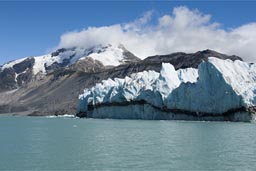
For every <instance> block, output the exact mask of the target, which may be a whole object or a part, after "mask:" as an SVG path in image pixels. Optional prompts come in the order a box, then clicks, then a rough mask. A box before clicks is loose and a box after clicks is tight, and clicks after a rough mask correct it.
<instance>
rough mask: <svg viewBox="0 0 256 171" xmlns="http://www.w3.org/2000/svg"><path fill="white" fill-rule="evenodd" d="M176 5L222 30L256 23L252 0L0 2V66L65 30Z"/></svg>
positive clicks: (41, 50)
mask: <svg viewBox="0 0 256 171" xmlns="http://www.w3.org/2000/svg"><path fill="white" fill-rule="evenodd" d="M177 6H186V7H188V8H189V9H198V10H199V11H200V12H202V13H204V14H210V15H211V16H212V18H211V21H212V22H218V23H221V26H220V27H221V28H222V29H224V30H229V29H232V28H236V27H239V26H241V25H245V24H247V23H251V22H256V13H255V9H256V2H253V1H248V2H242V1H241V2H237V1H235V2H229V1H224V2H209V1H208V2H202V1H196V2H187V1H175V2H173V1H168V2H154V1H153V2H150V1H149V2H147V1H140V2H116V1H113V2H100V1H96V2H81V1H79V2H58V1H56V2H0V64H2V63H4V62H7V61H9V60H13V59H17V58H21V57H25V56H36V55H43V54H45V53H46V52H47V51H48V50H49V49H52V48H53V47H56V46H58V44H59V42H60V36H61V35H63V34H64V33H66V32H68V31H74V30H77V31H79V30H81V29H83V28H87V27H89V26H95V27H100V26H109V25H113V24H119V23H128V22H132V21H134V20H135V19H137V18H139V17H141V16H142V15H143V14H144V13H145V12H146V11H149V10H153V11H154V15H155V16H156V18H157V17H161V16H163V15H165V14H171V13H172V10H173V8H174V7H177ZM151 22H154V20H152V21H151Z"/></svg>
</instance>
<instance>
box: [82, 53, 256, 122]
mask: <svg viewBox="0 0 256 171" xmlns="http://www.w3.org/2000/svg"><path fill="white" fill-rule="evenodd" d="M79 101H80V104H79V108H78V113H80V114H81V113H83V114H85V115H87V116H89V117H100V118H101V117H103V118H127V119H129V118H132V119H191V118H192V119H193V120H196V118H203V119H205V120H238V121H239V120H250V119H252V117H254V114H253V112H248V110H247V109H249V108H251V107H254V106H255V105H256V66H255V64H248V63H245V62H242V61H239V60H236V61H232V60H228V59H227V60H222V59H218V58H214V57H210V58H209V59H208V61H206V62H202V63H201V64H200V65H199V67H198V69H194V68H186V69H179V70H175V69H174V67H173V66H172V65H171V64H169V63H163V64H162V69H161V71H160V73H157V72H155V71H144V72H139V73H136V74H133V75H131V76H130V77H126V78H124V79H114V80H112V79H108V80H105V81H103V82H102V83H99V84H97V85H96V86H94V87H92V88H90V89H85V91H84V94H81V95H80V96H79ZM118 111H119V112H118ZM199 120H200V119H199Z"/></svg>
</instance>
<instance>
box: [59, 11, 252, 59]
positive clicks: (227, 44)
mask: <svg viewBox="0 0 256 171" xmlns="http://www.w3.org/2000/svg"><path fill="white" fill-rule="evenodd" d="M155 17H156V16H155V15H154V11H148V12H146V13H145V14H144V15H143V16H142V17H141V18H138V19H136V20H135V21H133V22H130V23H121V24H115V25H110V26H102V27H89V28H86V29H83V30H81V31H73V32H67V33H65V34H63V35H62V36H61V40H60V43H59V45H58V47H73V46H81V47H85V48H89V47H91V46H94V45H98V44H120V43H121V44H123V45H124V46H125V47H126V48H127V49H128V50H130V51H131V52H133V53H134V54H135V55H137V56H139V57H141V58H145V57H147V56H150V55H155V54H167V53H172V52H177V51H183V52H195V51H198V50H203V49H213V50H216V51H220V52H222V53H226V54H229V55H232V54H235V55H239V56H241V57H243V58H244V60H246V61H249V62H252V61H253V62H256V50H255V47H256V39H255V37H256V23H248V24H246V25H242V26H240V27H237V28H232V29H229V30H226V29H222V28H221V27H220V24H219V23H215V22H212V21H211V15H209V14H203V13H201V12H200V11H198V10H197V9H195V10H194V9H188V8H187V7H185V6H180V7H176V8H174V9H173V11H172V14H165V15H163V16H161V17H159V18H155ZM154 19H156V20H157V22H152V20H154Z"/></svg>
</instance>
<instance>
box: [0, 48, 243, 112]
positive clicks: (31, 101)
mask: <svg viewBox="0 0 256 171" xmlns="http://www.w3.org/2000/svg"><path fill="white" fill-rule="evenodd" d="M120 52H121V53H120ZM113 56H114V59H115V61H114V62H113V61H111V62H110V63H109V62H108V61H109V60H110V58H111V59H113ZM210 56H217V57H218V58H220V59H231V60H237V59H239V60H241V58H239V57H237V56H227V55H224V54H220V53H217V52H215V51H211V50H205V51H199V52H197V53H191V54H186V53H174V54H170V55H160V56H152V57H149V58H147V59H145V60H140V59H139V58H137V57H136V56H134V55H133V54H132V53H131V52H129V51H128V50H126V49H125V48H124V47H123V46H111V45H108V46H98V47H94V48H92V49H81V48H72V49H60V50H57V51H56V52H53V53H51V54H48V55H44V56H40V57H29V58H23V59H20V60H16V61H13V62H10V63H8V64H5V65H3V66H2V67H1V71H0V113H15V114H17V113H20V112H22V114H30V115H52V114H65V113H73V114H75V113H76V112H77V106H78V95H79V94H81V93H82V92H83V90H84V89H85V88H90V87H93V86H95V85H96V83H99V82H101V81H102V80H106V79H108V78H124V77H126V76H130V75H131V74H133V73H137V72H141V71H148V70H154V71H156V72H159V71H160V70H161V65H162V62H165V63H171V64H172V65H174V67H175V68H176V69H179V68H186V67H193V68H197V67H198V65H199V63H201V61H202V60H207V59H208V57H210ZM110 64H112V65H110Z"/></svg>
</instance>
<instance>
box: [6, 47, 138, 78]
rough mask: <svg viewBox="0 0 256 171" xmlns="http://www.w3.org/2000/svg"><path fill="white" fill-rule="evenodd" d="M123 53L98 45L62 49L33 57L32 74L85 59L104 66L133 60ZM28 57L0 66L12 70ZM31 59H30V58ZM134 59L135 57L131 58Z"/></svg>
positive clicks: (116, 49) (113, 48)
mask: <svg viewBox="0 0 256 171" xmlns="http://www.w3.org/2000/svg"><path fill="white" fill-rule="evenodd" d="M125 52H127V50H126V49H125V48H124V47H123V46H122V45H106V46H103V45H98V46H94V47H91V48H88V49H85V48H81V47H74V48H62V49H58V50H56V51H55V52H53V53H51V54H46V55H42V56H36V57H33V58H34V59H35V61H34V65H33V74H34V75H36V74H38V73H42V74H45V73H47V72H48V71H52V70H54V69H56V68H60V67H66V66H70V65H72V64H74V63H76V62H77V61H82V60H84V59H86V58H87V57H90V58H91V59H93V60H97V61H99V62H101V63H102V64H103V65H104V66H108V65H111V66H117V65H120V64H123V63H125V62H127V61H129V60H130V61H132V60H133V59H128V58H129V57H127V56H126V54H125ZM28 58H29V57H26V58H22V59H18V60H15V61H12V62H9V63H7V64H4V65H3V66H2V70H3V69H5V68H12V67H13V66H14V65H15V64H19V63H21V62H23V61H24V60H26V59H28ZM30 58H31V57H30ZM133 58H134V59H136V58H137V57H135V56H133Z"/></svg>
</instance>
